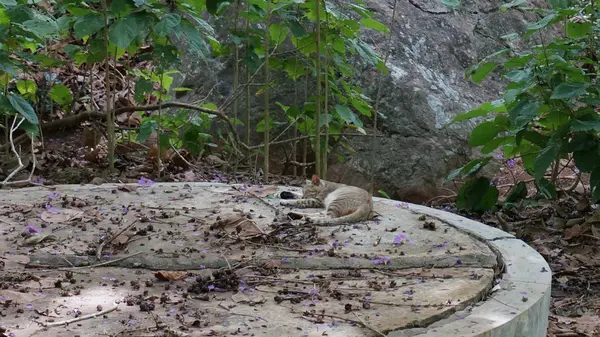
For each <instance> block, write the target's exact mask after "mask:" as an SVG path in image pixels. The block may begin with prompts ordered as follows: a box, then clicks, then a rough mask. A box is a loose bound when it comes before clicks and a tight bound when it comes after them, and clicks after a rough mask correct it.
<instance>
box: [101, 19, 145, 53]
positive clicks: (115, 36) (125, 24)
mask: <svg viewBox="0 0 600 337" xmlns="http://www.w3.org/2000/svg"><path fill="white" fill-rule="evenodd" d="M139 33H140V31H139V28H138V24H137V19H136V16H133V15H128V16H127V17H125V18H124V19H121V20H119V21H117V22H115V23H113V24H112V25H110V28H109V29H108V40H109V41H110V42H112V43H114V44H115V45H116V46H117V47H119V48H121V49H127V47H129V45H130V44H131V42H132V41H133V40H134V39H135V38H136V37H137V36H138V34H139Z"/></svg>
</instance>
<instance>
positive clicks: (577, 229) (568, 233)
mask: <svg viewBox="0 0 600 337" xmlns="http://www.w3.org/2000/svg"><path fill="white" fill-rule="evenodd" d="M588 228H589V225H586V224H583V225H575V226H573V227H571V228H567V229H565V236H564V237H565V240H571V239H572V238H575V237H578V236H579V235H581V234H583V233H585V231H587V230H588Z"/></svg>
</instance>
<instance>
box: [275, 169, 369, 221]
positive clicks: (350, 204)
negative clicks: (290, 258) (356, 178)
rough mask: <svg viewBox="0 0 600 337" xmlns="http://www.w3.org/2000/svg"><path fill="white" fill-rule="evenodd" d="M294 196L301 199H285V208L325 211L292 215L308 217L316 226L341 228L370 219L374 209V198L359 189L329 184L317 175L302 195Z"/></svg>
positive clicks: (305, 186)
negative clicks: (293, 207)
mask: <svg viewBox="0 0 600 337" xmlns="http://www.w3.org/2000/svg"><path fill="white" fill-rule="evenodd" d="M290 195H293V197H296V198H298V197H300V198H299V199H284V200H281V202H280V203H281V205H285V206H296V207H299V208H325V214H323V213H316V214H315V213H296V212H294V213H292V214H294V215H299V216H304V217H306V218H308V219H309V220H310V221H311V222H313V223H315V224H331V225H338V224H345V223H353V222H359V221H362V220H367V219H369V217H370V216H371V211H372V209H373V199H372V198H371V194H369V192H367V191H365V190H363V189H362V188H359V187H356V186H348V185H344V184H338V183H334V182H331V181H325V180H322V179H319V177H318V176H316V175H313V176H312V180H306V183H305V184H304V186H303V188H302V196H299V195H297V194H294V193H290V192H288V196H290ZM282 197H283V194H282Z"/></svg>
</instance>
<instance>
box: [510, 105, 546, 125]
mask: <svg viewBox="0 0 600 337" xmlns="http://www.w3.org/2000/svg"><path fill="white" fill-rule="evenodd" d="M541 106H542V104H541V103H540V102H538V101H531V100H529V98H524V99H522V100H520V101H519V102H518V103H517V104H516V105H515V106H513V107H512V108H511V109H510V110H509V111H508V117H509V118H510V122H511V123H512V124H514V125H515V128H516V129H518V128H521V127H523V126H524V125H525V124H527V123H529V122H530V121H532V120H533V119H534V118H535V117H536V113H537V111H538V109H539V108H540V107H541Z"/></svg>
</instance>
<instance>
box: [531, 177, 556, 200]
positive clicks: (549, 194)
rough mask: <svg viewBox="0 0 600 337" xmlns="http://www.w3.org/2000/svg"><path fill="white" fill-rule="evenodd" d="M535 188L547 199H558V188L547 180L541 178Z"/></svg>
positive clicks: (536, 182)
mask: <svg viewBox="0 0 600 337" xmlns="http://www.w3.org/2000/svg"><path fill="white" fill-rule="evenodd" d="M535 186H536V187H537V189H538V192H539V193H540V194H541V195H542V196H543V197H544V198H546V199H550V200H554V199H556V196H557V194H556V186H554V184H553V183H551V182H550V181H549V180H548V179H546V178H541V179H539V180H536V181H535Z"/></svg>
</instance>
